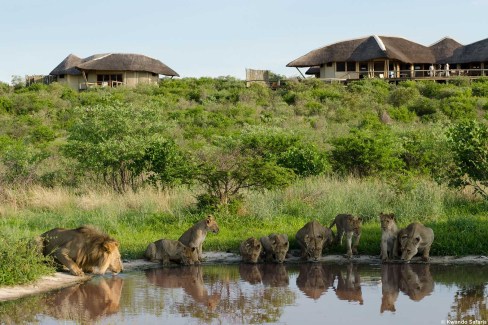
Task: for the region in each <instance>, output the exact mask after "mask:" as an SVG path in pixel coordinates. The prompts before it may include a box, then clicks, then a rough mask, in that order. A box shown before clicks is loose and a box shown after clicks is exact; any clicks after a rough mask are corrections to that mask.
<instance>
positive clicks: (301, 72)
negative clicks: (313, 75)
mask: <svg viewBox="0 0 488 325" xmlns="http://www.w3.org/2000/svg"><path fill="white" fill-rule="evenodd" d="M295 69H297V70H298V72H300V74H301V75H302V77H303V79H305V76H304V75H303V73H302V72H301V71H300V69H298V67H295Z"/></svg>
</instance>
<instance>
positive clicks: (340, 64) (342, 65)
mask: <svg viewBox="0 0 488 325" xmlns="http://www.w3.org/2000/svg"><path fill="white" fill-rule="evenodd" d="M336 71H337V72H343V71H346V62H336Z"/></svg>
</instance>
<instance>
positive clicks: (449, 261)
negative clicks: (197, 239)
mask: <svg viewBox="0 0 488 325" xmlns="http://www.w3.org/2000/svg"><path fill="white" fill-rule="evenodd" d="M204 258H205V262H204V263H203V265H212V264H237V263H239V262H240V261H241V257H240V256H239V255H237V254H233V253H222V252H206V253H204ZM301 262H302V261H301V260H300V258H299V257H298V256H297V252H292V254H291V256H289V257H288V258H287V260H286V262H285V264H298V263H301ZM319 262H323V263H333V264H346V263H351V262H352V263H356V264H377V265H379V264H381V260H380V258H379V257H378V256H371V255H360V256H356V257H353V258H347V257H344V256H343V255H326V256H323V257H322V258H321V259H320V260H319ZM411 263H423V262H422V261H421V259H420V257H415V258H413V259H412V261H411ZM430 264H442V265H461V264H474V265H488V257H487V256H479V255H472V256H462V257H456V256H432V257H431V260H430ZM157 267H161V265H160V264H159V263H154V262H149V261H146V260H143V259H136V260H130V261H124V272H128V271H135V270H145V269H150V268H157ZM91 278H92V276H82V277H79V276H73V275H70V274H68V273H66V272H56V273H55V274H53V275H50V276H44V277H42V278H41V279H39V280H38V281H36V282H34V283H31V284H26V285H18V286H8V287H0V302H1V301H6V300H14V299H19V298H22V297H25V296H29V295H34V294H39V293H43V292H48V291H51V290H56V289H61V288H65V287H69V286H71V285H74V284H76V283H80V282H85V281H88V280H90V279H91Z"/></svg>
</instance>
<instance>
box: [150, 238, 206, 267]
mask: <svg viewBox="0 0 488 325" xmlns="http://www.w3.org/2000/svg"><path fill="white" fill-rule="evenodd" d="M144 257H145V258H146V259H147V260H149V261H151V262H155V261H160V262H161V263H163V265H169V264H170V262H174V263H180V264H183V265H193V264H195V263H196V264H199V263H200V262H199V261H198V252H197V248H196V247H188V246H185V245H183V244H182V243H180V242H179V241H177V240H170V239H160V240H156V241H155V242H154V243H150V244H149V245H148V246H147V248H146V252H145V253H144Z"/></svg>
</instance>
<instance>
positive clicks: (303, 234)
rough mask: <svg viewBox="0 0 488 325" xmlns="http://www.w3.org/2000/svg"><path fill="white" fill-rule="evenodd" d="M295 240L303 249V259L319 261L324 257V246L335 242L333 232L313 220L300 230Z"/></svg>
mask: <svg viewBox="0 0 488 325" xmlns="http://www.w3.org/2000/svg"><path fill="white" fill-rule="evenodd" d="M295 238H296V240H297V242H298V245H300V248H301V257H302V259H310V258H311V259H313V260H315V261H316V260H318V259H319V258H320V257H321V256H322V249H323V248H324V245H326V244H331V243H332V241H333V235H332V230H330V229H329V228H325V227H324V226H322V225H321V224H320V223H319V222H318V221H317V220H312V221H310V222H308V223H307V224H305V226H303V227H302V228H301V229H300V230H298V232H297V234H296V235H295Z"/></svg>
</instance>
